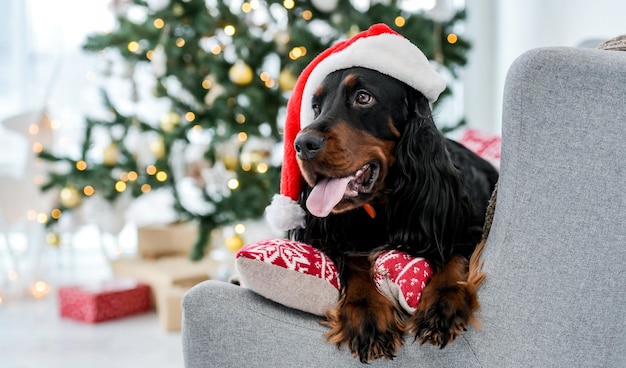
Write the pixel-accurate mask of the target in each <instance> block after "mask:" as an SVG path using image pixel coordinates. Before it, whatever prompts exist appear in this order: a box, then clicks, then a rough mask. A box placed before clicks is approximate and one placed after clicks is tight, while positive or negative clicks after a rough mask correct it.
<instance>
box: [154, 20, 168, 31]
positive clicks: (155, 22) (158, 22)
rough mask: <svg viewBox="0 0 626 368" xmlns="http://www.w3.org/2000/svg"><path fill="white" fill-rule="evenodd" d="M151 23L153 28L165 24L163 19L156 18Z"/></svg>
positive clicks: (158, 27)
mask: <svg viewBox="0 0 626 368" xmlns="http://www.w3.org/2000/svg"><path fill="white" fill-rule="evenodd" d="M152 24H153V25H154V28H156V29H161V28H163V26H164V25H165V22H164V21H163V19H161V18H157V19H155V20H154V22H152Z"/></svg>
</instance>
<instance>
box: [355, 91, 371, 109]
mask: <svg viewBox="0 0 626 368" xmlns="http://www.w3.org/2000/svg"><path fill="white" fill-rule="evenodd" d="M373 100H374V98H373V97H372V95H370V94H369V93H368V92H367V91H363V90H361V91H357V93H356V95H355V96H354V101H355V102H356V103H358V104H359V105H367V104H369V103H371V102H372V101H373Z"/></svg>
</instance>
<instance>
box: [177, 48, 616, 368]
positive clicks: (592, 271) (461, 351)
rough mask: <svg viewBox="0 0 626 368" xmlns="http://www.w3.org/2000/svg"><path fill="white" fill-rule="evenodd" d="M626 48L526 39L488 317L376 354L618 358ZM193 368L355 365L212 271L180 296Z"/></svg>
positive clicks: (510, 120)
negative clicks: (440, 339)
mask: <svg viewBox="0 0 626 368" xmlns="http://www.w3.org/2000/svg"><path fill="white" fill-rule="evenodd" d="M625 138H626V52H617V51H600V50H592V49H574V48H545V49H537V50H532V51H529V52H527V53H525V54H524V55H522V56H521V57H519V58H518V59H517V60H516V62H515V63H514V64H513V65H512V67H511V68H510V71H509V74H508V77H507V81H506V86H505V91H504V106H503V144H502V146H503V147H502V148H503V152H502V163H501V177H500V182H499V189H498V203H497V208H496V213H495V217H494V223H493V228H492V230H491V235H490V237H489V240H488V242H487V245H486V249H485V253H484V261H485V271H486V272H487V279H486V281H485V283H484V284H483V287H482V288H481V290H480V294H479V295H480V302H481V305H482V307H481V310H480V316H481V321H482V324H483V327H482V329H480V330H474V329H472V328H470V329H469V331H467V332H466V333H465V334H464V335H463V336H462V337H461V338H459V339H457V341H455V342H454V343H453V344H452V345H450V346H449V347H447V348H445V349H443V350H438V349H435V348H433V347H431V346H419V345H417V344H413V343H412V340H410V339H407V345H406V346H405V347H404V348H402V349H401V350H400V351H399V353H398V357H397V358H396V359H395V360H394V362H393V363H390V362H388V361H375V362H373V363H372V364H371V366H372V367H379V366H387V365H393V366H407V367H408V366H411V367H626V306H625V303H626V195H625V193H624V192H625V191H626V143H625V142H624V140H625ZM183 308H184V318H183V349H184V356H185V365H186V366H187V367H190V368H191V367H357V366H361V364H360V363H359V362H358V360H356V359H353V358H352V357H351V356H350V354H349V353H348V352H347V351H346V350H345V349H342V350H337V349H336V348H335V347H334V346H332V345H330V344H328V343H326V342H325V341H324V339H323V337H322V334H323V333H324V331H325V328H324V327H323V326H321V325H319V324H318V317H314V316H311V315H308V314H305V313H301V312H298V311H294V310H290V309H288V308H284V307H282V306H279V305H277V304H275V303H273V302H270V301H267V300H265V299H263V298H262V297H259V296H257V295H255V294H253V293H252V292H250V291H247V290H245V289H242V288H239V287H236V286H233V285H228V284H225V283H220V282H214V281H208V282H204V283H202V284H200V285H197V286H195V287H194V288H192V289H191V290H190V291H189V292H188V293H187V294H186V296H185V298H184V300H183Z"/></svg>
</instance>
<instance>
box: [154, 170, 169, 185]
mask: <svg viewBox="0 0 626 368" xmlns="http://www.w3.org/2000/svg"><path fill="white" fill-rule="evenodd" d="M156 180H158V181H160V182H164V181H166V180H167V173H166V172H165V171H159V172H158V173H156Z"/></svg>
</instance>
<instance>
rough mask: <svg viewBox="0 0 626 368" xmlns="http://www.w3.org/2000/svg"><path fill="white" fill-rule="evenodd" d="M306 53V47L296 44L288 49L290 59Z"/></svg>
mask: <svg viewBox="0 0 626 368" xmlns="http://www.w3.org/2000/svg"><path fill="white" fill-rule="evenodd" d="M304 55H306V47H304V46H296V47H294V48H293V49H291V51H289V58H290V59H291V60H296V59H299V58H301V57H303V56H304Z"/></svg>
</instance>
